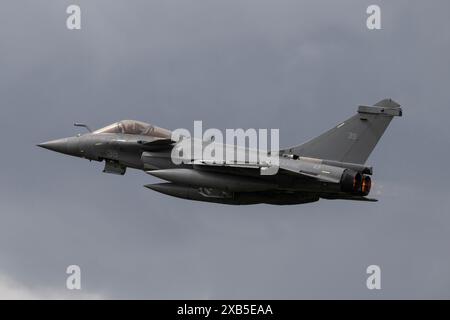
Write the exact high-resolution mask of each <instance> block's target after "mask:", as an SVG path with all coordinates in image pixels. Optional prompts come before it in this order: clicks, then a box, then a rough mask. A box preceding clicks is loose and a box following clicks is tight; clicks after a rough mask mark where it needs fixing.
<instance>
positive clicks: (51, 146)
mask: <svg viewBox="0 0 450 320" xmlns="http://www.w3.org/2000/svg"><path fill="white" fill-rule="evenodd" d="M38 147H41V148H44V149H48V150H52V151H56V152H60V153H66V152H67V139H57V140H52V141H47V142H43V143H40V144H38Z"/></svg>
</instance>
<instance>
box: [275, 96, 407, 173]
mask: <svg viewBox="0 0 450 320" xmlns="http://www.w3.org/2000/svg"><path fill="white" fill-rule="evenodd" d="M401 115H402V109H401V108H400V105H399V104H398V103H396V102H394V101H393V100H391V99H384V100H382V101H380V102H378V103H376V104H375V105H374V106H360V107H359V108H358V113H357V114H356V115H354V116H353V117H351V118H349V119H348V120H346V121H344V122H341V123H340V124H338V125H337V126H336V127H334V128H332V129H330V130H328V131H327V132H325V133H323V134H321V135H320V136H318V137H316V138H314V139H311V140H310V141H308V142H306V143H304V144H301V145H298V146H294V147H291V148H287V149H285V150H283V151H281V152H284V153H290V154H293V155H297V156H301V157H311V158H319V159H327V160H335V161H341V162H351V163H359V164H363V163H365V162H366V160H367V158H368V157H369V155H370V154H371V152H372V150H373V149H374V148H375V145H376V144H377V142H378V141H379V140H380V138H381V136H382V135H383V133H384V131H385V130H386V128H387V127H388V125H389V123H390V122H391V120H392V118H393V117H394V116H401Z"/></svg>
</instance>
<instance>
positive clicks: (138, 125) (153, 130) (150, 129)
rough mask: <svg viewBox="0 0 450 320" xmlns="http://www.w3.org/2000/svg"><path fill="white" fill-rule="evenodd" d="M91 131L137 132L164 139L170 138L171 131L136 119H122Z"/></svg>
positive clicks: (95, 132)
mask: <svg viewBox="0 0 450 320" xmlns="http://www.w3.org/2000/svg"><path fill="white" fill-rule="evenodd" d="M93 133H94V134H97V133H123V134H137V135H144V136H151V137H157V138H164V139H170V137H171V132H170V131H169V130H167V129H163V128H159V127H155V126H153V125H151V124H148V123H145V122H142V121H136V120H122V121H119V122H116V123H113V124H110V125H109V126H106V127H104V128H101V129H98V130H95V131H94V132H93Z"/></svg>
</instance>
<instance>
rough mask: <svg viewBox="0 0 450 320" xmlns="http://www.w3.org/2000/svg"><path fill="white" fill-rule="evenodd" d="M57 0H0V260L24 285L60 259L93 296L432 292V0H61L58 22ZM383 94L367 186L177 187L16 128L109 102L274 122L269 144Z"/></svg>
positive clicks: (438, 68) (104, 115)
mask: <svg viewBox="0 0 450 320" xmlns="http://www.w3.org/2000/svg"><path fill="white" fill-rule="evenodd" d="M71 3H72V2H71V1H59V2H58V3H56V2H54V1H40V2H36V1H31V0H30V1H6V2H4V3H2V10H1V11H0V21H1V23H0V26H1V27H0V70H1V74H0V102H1V107H0V115H1V119H2V125H1V126H0V133H1V136H2V142H3V143H2V157H1V160H0V161H1V162H0V165H1V168H2V178H1V180H0V181H1V183H0V213H1V223H0V270H1V273H2V274H4V275H7V276H8V278H11V279H14V281H16V282H17V283H21V284H22V285H24V286H26V287H28V288H31V290H33V292H34V293H36V292H40V290H41V288H43V289H42V290H43V294H42V296H43V297H48V296H49V295H48V293H47V292H48V290H49V288H54V290H55V291H56V292H60V290H64V286H65V276H66V275H65V269H66V267H67V266H68V265H70V264H79V265H80V266H81V268H82V272H83V291H84V292H88V293H93V294H100V295H101V296H105V297H117V298H431V297H434V298H449V297H450V289H449V288H450V277H449V274H448V270H450V257H449V255H448V248H447V244H448V242H449V234H450V233H449V231H450V230H449V225H450V224H449V222H450V218H449V216H448V207H449V204H450V203H449V199H448V192H449V187H448V182H447V181H448V174H447V173H446V167H447V159H448V158H449V151H448V147H447V146H448V141H447V140H448V137H449V134H450V132H449V126H448V125H447V123H446V119H447V118H448V116H449V115H450V114H449V113H450V112H449V109H448V106H449V102H450V99H449V92H448V83H449V82H450V64H448V56H450V32H449V29H448V22H447V19H448V17H447V13H448V12H449V9H450V4H449V3H448V2H447V1H432V2H426V1H406V0H405V1H395V2H392V1H378V3H379V4H380V6H381V8H382V28H383V29H382V30H380V31H369V30H367V29H366V28H365V19H366V14H365V10H366V8H367V6H368V5H369V4H372V2H371V1H339V2H337V1H289V0H286V1H274V0H271V1H269V0H266V1H256V0H255V1H247V0H239V1H237V0H236V1H206V0H189V1H167V0H164V1H163V0H160V1H133V2H132V3H130V2H127V1H114V2H113V1H100V0H95V1H77V3H78V4H79V5H80V6H81V8H82V19H83V20H82V30H80V31H68V30H67V29H66V28H65V19H66V14H65V9H66V7H67V6H68V5H69V4H71ZM385 97H392V98H394V99H395V100H397V101H398V102H399V103H401V104H402V105H403V107H404V111H405V112H404V117H403V118H401V119H395V121H394V122H393V124H392V125H391V127H390V128H389V130H388V132H387V133H386V135H385V136H384V137H383V139H382V141H381V142H380V144H379V145H378V147H377V148H376V149H375V151H374V153H373V154H372V156H371V158H370V159H369V162H370V164H373V165H374V166H375V179H376V190H377V191H378V192H377V193H379V194H376V196H377V197H378V198H379V199H380V202H378V203H374V204H372V203H352V202H344V201H324V200H322V201H320V202H318V203H313V204H307V205H298V206H287V207H276V206H268V205H256V206H248V207H231V206H223V205H215V204H204V203H196V202H189V201H184V200H179V199H174V198H170V197H166V196H163V195H161V194H157V193H154V192H151V191H149V190H147V189H145V188H143V187H142V185H144V184H147V183H149V182H151V181H155V179H154V178H153V177H150V176H148V175H146V174H144V173H142V172H133V171H131V170H130V171H129V172H128V173H127V175H125V176H124V177H116V176H110V175H105V174H102V173H101V169H102V168H101V164H97V163H88V162H87V161H83V160H80V159H75V158H70V157H65V156H62V155H58V154H55V153H51V152H48V151H46V150H42V149H38V148H36V147H35V144H36V143H38V142H42V141H45V140H49V139H52V138H58V137H64V136H69V135H73V134H74V133H75V132H77V129H75V128H73V127H72V123H73V122H75V121H85V122H88V123H89V124H90V125H91V126H92V127H100V126H102V125H105V124H108V123H110V122H113V121H116V120H119V119H123V118H131V119H139V120H143V121H147V122H151V123H154V124H156V125H159V126H162V127H167V128H170V129H173V128H179V127H186V128H192V125H193V120H203V121H204V124H205V126H207V127H217V128H236V127H244V128H248V127H256V128H280V135H281V144H282V145H283V146H287V145H292V144H296V143H299V142H301V141H303V140H306V139H308V138H310V137H312V136H315V135H317V134H319V133H320V132H322V131H323V130H324V129H327V128H328V127H331V126H333V125H334V124H336V123H338V121H340V120H343V119H345V118H346V117H348V116H349V115H351V114H352V113H353V112H354V111H355V109H356V107H357V105H358V104H370V103H375V102H377V101H378V100H381V99H382V98H385ZM370 264H378V265H380V266H381V268H382V290H381V291H379V292H373V291H369V290H367V289H366V287H365V281H366V274H365V269H366V267H367V266H368V265H370ZM0 285H1V284H0ZM0 289H1V286H0Z"/></svg>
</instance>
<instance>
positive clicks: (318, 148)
mask: <svg viewBox="0 0 450 320" xmlns="http://www.w3.org/2000/svg"><path fill="white" fill-rule="evenodd" d="M401 115H402V109H401V108H400V105H399V104H397V103H396V102H394V101H393V100H391V99H384V100H382V101H380V102H378V103H376V104H375V105H373V106H359V108H358V110H357V113H356V114H355V115H353V116H352V117H350V118H349V119H347V120H345V121H343V122H340V123H339V124H337V125H336V126H335V127H333V128H332V129H330V130H328V131H326V132H325V133H323V134H321V135H319V136H318V137H316V138H313V139H311V140H309V141H307V142H305V143H303V144H300V145H296V146H292V147H289V148H285V149H280V150H278V153H277V159H278V163H277V168H278V169H277V171H276V174H270V175H263V174H261V170H263V169H267V167H270V166H271V163H270V162H269V163H268V162H266V161H256V162H252V163H250V162H249V161H244V162H238V161H236V160H234V161H224V162H216V161H210V160H208V159H204V158H203V157H200V158H195V157H193V156H192V155H190V156H188V157H185V158H184V160H183V161H181V163H175V162H174V161H173V151H174V150H176V148H178V146H179V145H180V143H183V141H185V139H183V137H181V138H180V139H179V140H178V141H177V140H175V139H173V135H172V132H171V131H169V130H166V129H163V128H159V127H156V126H153V125H150V124H147V123H144V122H141V121H133V120H123V121H119V122H117V123H114V124H111V125H109V126H106V127H104V128H102V129H98V130H96V131H91V130H90V128H89V127H88V126H87V125H85V124H80V123H75V125H76V126H80V127H85V128H86V129H87V130H88V131H89V132H88V133H86V134H78V135H77V136H74V137H69V138H64V139H58V140H53V141H48V142H44V143H41V144H39V145H38V146H39V147H42V148H45V149H49V150H52V151H56V152H60V153H64V154H67V155H71V156H76V157H80V158H85V159H89V160H95V161H104V162H105V167H104V170H103V172H106V173H113V174H119V175H123V174H125V171H126V169H127V168H128V167H129V168H134V169H139V170H143V171H145V172H146V173H148V174H150V175H152V176H155V177H157V178H160V179H162V180H165V181H166V182H163V183H156V184H149V185H146V186H145V187H147V188H149V189H152V190H154V191H157V192H160V193H163V194H167V195H170V196H174V197H178V198H183V199H189V200H197V201H205V202H215V203H223V204H232V205H243V204H257V203H266V204H274V205H288V204H301V203H308V202H315V201H318V200H319V199H321V198H322V199H344V200H359V201H377V200H376V199H373V198H369V197H367V196H368V195H369V192H370V189H371V178H370V176H371V175H372V173H373V171H372V167H370V166H367V165H366V164H365V163H366V161H367V158H368V157H369V155H370V153H371V152H372V150H373V149H374V148H375V145H376V144H377V142H378V141H379V139H380V138H381V136H382V135H383V133H384V131H385V130H386V128H387V127H388V125H389V123H390V122H391V120H392V118H393V117H394V116H401ZM174 148H175V149H174ZM246 150H247V152H249V150H248V149H246ZM269 152H270V151H269Z"/></svg>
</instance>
